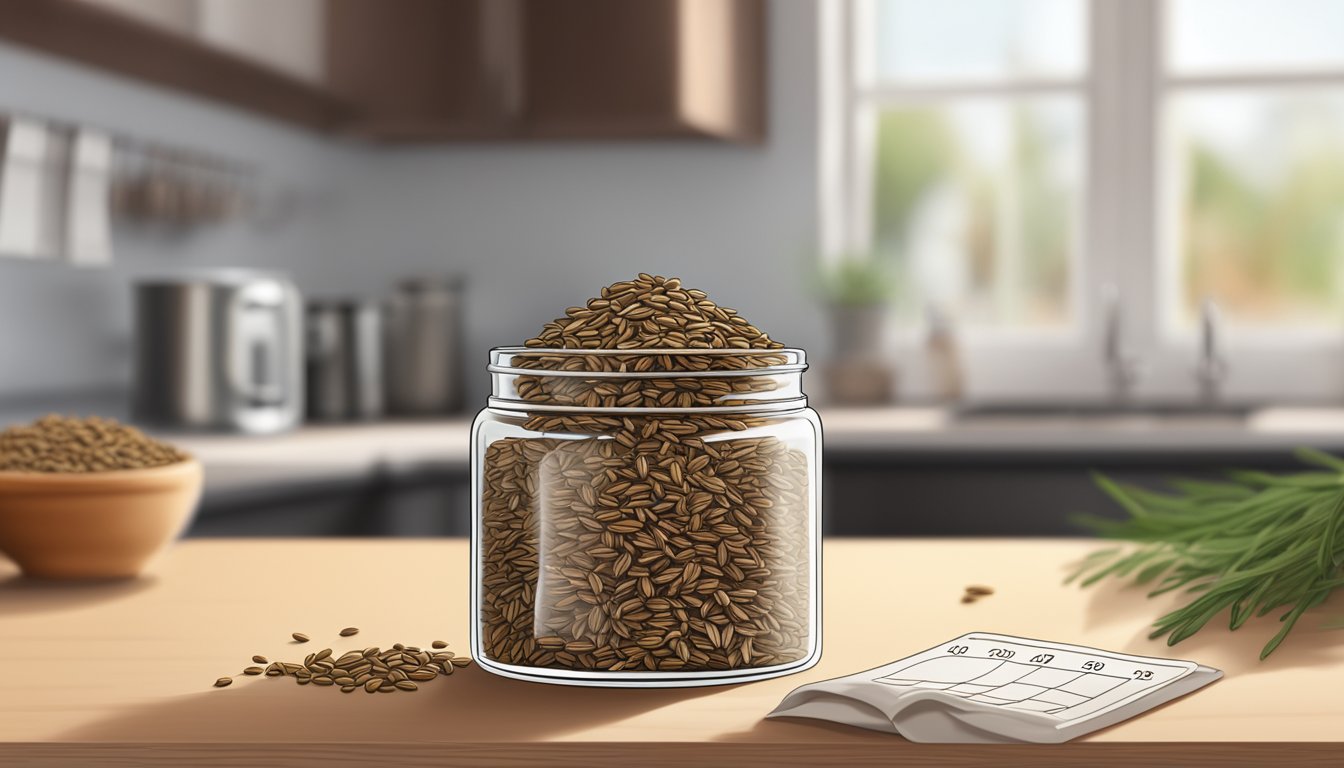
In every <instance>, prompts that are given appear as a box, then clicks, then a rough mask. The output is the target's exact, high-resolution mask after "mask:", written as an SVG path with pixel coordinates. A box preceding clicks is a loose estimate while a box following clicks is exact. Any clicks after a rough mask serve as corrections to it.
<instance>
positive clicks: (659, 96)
mask: <svg viewBox="0 0 1344 768" xmlns="http://www.w3.org/2000/svg"><path fill="white" fill-rule="evenodd" d="M678 5H679V3H678V0H639V2H629V0H569V1H568V2H559V3H557V2H546V0H524V13H523V14H522V27H523V28H522V50H523V52H524V56H525V62H524V64H523V76H522V82H523V89H524V94H525V96H524V109H523V114H524V120H525V124H526V126H527V130H528V131H529V132H531V133H534V134H538V135H555V136H565V135H571V136H580V137H588V136H601V135H613V136H622V135H658V134H663V133H665V134H669V135H674V134H676V133H678V132H679V129H680V127H681V126H680V125H679V123H678V108H677V91H678V72H677V59H678V52H677V6H678Z"/></svg>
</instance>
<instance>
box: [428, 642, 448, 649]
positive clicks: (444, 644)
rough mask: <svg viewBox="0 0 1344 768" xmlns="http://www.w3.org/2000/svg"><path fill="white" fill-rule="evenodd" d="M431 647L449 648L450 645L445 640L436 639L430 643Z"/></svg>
mask: <svg viewBox="0 0 1344 768" xmlns="http://www.w3.org/2000/svg"><path fill="white" fill-rule="evenodd" d="M430 647H432V648H447V647H448V644H447V643H445V642H444V641H442V640H435V641H434V642H432V643H430Z"/></svg>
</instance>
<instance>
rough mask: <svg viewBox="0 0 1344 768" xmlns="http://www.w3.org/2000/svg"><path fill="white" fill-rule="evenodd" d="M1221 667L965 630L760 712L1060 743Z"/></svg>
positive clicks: (1196, 683) (932, 737) (1159, 700)
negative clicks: (911, 653)
mask: <svg viewBox="0 0 1344 768" xmlns="http://www.w3.org/2000/svg"><path fill="white" fill-rule="evenodd" d="M1221 676H1222V673H1221V672H1219V671H1218V670H1216V669H1211V668H1209V667H1205V666H1202V665H1200V664H1196V663H1195V662H1193V661H1181V660H1177V659H1162V658H1156V657H1150V656H1133V655H1129V654H1124V653H1115V652H1113V651H1105V650H1100V649H1097V648H1087V647H1084V646H1081V645H1071V644H1068V643H1058V642H1051V641H1047V640H1032V639H1029V638H1023V637H1013V636H1011V635H1000V634H994V633H991V632H970V633H968V634H965V635H962V636H961V637H958V638H955V639H953V640H949V641H947V642H946V643H941V644H939V645H937V646H935V647H933V648H930V649H928V650H926V651H922V652H920V653H917V654H915V655H913V656H909V657H906V658H904V659H901V660H899V661H894V662H892V663H890V664H885V665H883V666H881V667H878V668H876V669H870V670H867V671H865V672H859V673H856V674H853V675H848V676H846V677H841V678H836V679H833V680H825V681H822V682H819V683H811V684H809V685H805V686H802V687H801V688H798V689H797V690H795V691H793V692H792V693H790V694H789V695H788V696H786V697H785V698H784V701H783V702H781V703H780V705H779V706H778V707H777V708H776V709H775V710H774V711H773V712H771V713H770V714H769V715H768V716H769V717H808V718H816V719H822V720H830V721H833V722H838V723H844V724H846V725H853V726H857V727H860V728H868V729H871V730H879V731H887V732H891V733H899V734H901V735H903V736H905V737H906V738H909V739H911V740H913V741H928V742H957V743H974V742H996V741H1031V742H1042V743H1058V742H1062V741H1068V740H1069V739H1073V738H1076V737H1078V736H1080V735H1082V734H1085V733H1090V732H1092V731H1095V730H1097V729H1099V728H1105V727H1107V726H1109V725H1113V724H1115V723H1118V722H1120V721H1122V720H1125V719H1128V718H1130V717H1134V716H1135V715H1138V714H1141V713H1143V712H1145V711H1147V710H1149V709H1152V708H1153V707H1156V706H1158V705H1160V704H1164V703H1166V702H1168V701H1171V700H1173V699H1175V698H1178V697H1180V696H1184V695H1186V694H1188V693H1190V692H1192V691H1194V690H1197V689H1199V688H1201V687H1203V686H1205V685H1208V684H1209V683H1211V682H1213V681H1214V680H1217V679H1218V678H1219V677H1221ZM916 705H918V706H916Z"/></svg>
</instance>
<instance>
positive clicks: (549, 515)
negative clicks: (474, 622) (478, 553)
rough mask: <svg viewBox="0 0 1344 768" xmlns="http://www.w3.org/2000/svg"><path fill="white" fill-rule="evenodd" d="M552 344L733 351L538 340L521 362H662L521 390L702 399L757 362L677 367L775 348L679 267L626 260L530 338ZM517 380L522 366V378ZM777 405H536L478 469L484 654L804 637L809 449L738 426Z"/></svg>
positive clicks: (725, 392) (645, 664)
mask: <svg viewBox="0 0 1344 768" xmlns="http://www.w3.org/2000/svg"><path fill="white" fill-rule="evenodd" d="M527 346H529V347H532V348H538V349H540V348H555V349H562V348H563V349H575V348H577V349H632V350H633V349H640V350H648V349H663V348H682V349H690V348H695V349H710V350H718V349H722V350H734V352H733V353H731V354H703V355H701V354H667V355H661V354H650V353H647V352H640V353H631V354H629V355H620V354H615V355H613V354H593V355H574V354H563V355H547V354H546V353H544V352H538V353H537V355H536V356H535V357H527V358H525V361H526V362H524V363H521V364H518V363H516V364H518V365H519V367H531V368H535V369H539V370H540V369H555V368H564V369H566V370H593V371H622V370H628V371H667V372H669V376H667V377H654V378H641V379H629V380H621V379H617V380H615V382H614V383H613V379H611V378H601V379H585V378H583V377H564V378H561V377H550V378H547V377H546V376H545V375H544V374H539V375H538V376H536V377H525V378H524V379H523V380H520V381H519V383H518V387H517V388H518V392H519V395H520V397H522V398H523V399H525V400H527V401H530V402H537V403H545V404H572V405H582V406H586V407H595V408H596V407H617V408H620V407H631V406H657V407H696V406H699V407H704V406H712V405H723V404H726V403H730V402H732V401H733V400H732V395H734V394H736V393H748V392H761V391H768V390H771V389H773V388H774V387H775V380H774V379H773V378H771V377H768V376H760V377H753V376H733V377H723V378H703V377H678V376H676V375H675V374H676V372H679V371H685V370H697V371H703V370H725V371H726V370H743V369H751V368H758V367H765V366H769V365H778V364H779V363H781V362H783V361H784V357H783V356H782V355H780V354H778V353H776V354H771V353H769V352H768V351H763V352H761V353H756V352H737V350H755V349H761V350H774V349H780V348H781V346H782V345H780V344H779V343H778V342H775V341H773V340H771V339H770V338H769V337H768V336H767V335H766V334H765V333H763V332H761V331H760V330H759V329H757V328H755V326H752V325H751V324H750V323H748V322H746V321H745V320H743V319H742V318H741V317H740V316H739V315H737V313H736V312H734V311H733V310H730V309H726V308H722V307H718V305H716V304H714V303H713V302H711V301H709V300H708V298H707V296H706V294H704V293H703V292H701V291H694V290H691V289H684V288H682V287H681V284H680V281H678V280H677V279H676V278H670V279H669V278H662V277H655V276H650V275H640V276H639V278H638V279H636V280H633V281H628V282H624V283H617V284H615V285H613V286H609V287H607V288H605V289H603V291H602V293H601V297H600V298H598V299H594V300H591V301H589V302H588V304H587V306H586V307H574V308H570V310H568V312H567V314H566V318H561V319H559V320H556V321H553V322H552V323H548V324H547V326H546V327H545V328H544V329H543V331H542V333H541V334H539V335H538V336H537V337H536V338H534V339H531V340H529V341H528V342H527ZM529 378H530V379H532V381H528V380H527V379H529ZM771 423H772V417H767V416H748V415H742V414H731V413H728V414H724V415H722V416H716V415H712V414H706V413H698V414H670V415H644V414H631V415H621V414H611V413H592V414H585V413H581V412H580V413H570V414H557V413H555V412H543V411H538V412H534V413H532V414H530V416H529V417H528V418H527V419H526V422H525V424H524V426H525V427H526V428H527V429H529V430H530V431H534V432H544V433H549V434H562V435H563V434H568V435H578V436H583V437H588V438H592V439H577V440H576V439H566V438H554V437H537V438H525V437H517V438H512V437H511V438H505V439H502V440H497V441H495V442H494V443H492V444H491V445H490V446H489V447H488V448H487V450H486V454H485V456H484V461H483V473H482V481H483V482H482V509H481V510H480V514H481V544H482V565H481V587H482V589H481V616H480V617H479V620H480V621H481V622H482V633H481V636H482V645H483V651H484V652H485V653H487V654H488V655H489V656H490V657H491V658H493V659H497V660H499V661H502V662H505V663H510V664H518V665H523V666H534V667H557V668H568V669H584V670H606V671H613V672H616V671H621V670H629V671H678V670H680V671H697V670H700V671H704V670H731V669H737V668H744V667H763V666H774V665H779V664H785V663H789V662H792V661H797V660H799V659H801V658H803V657H804V656H805V655H806V654H807V652H808V649H809V646H810V638H809V636H808V632H809V626H808V619H809V601H810V599H811V597H810V588H811V557H812V539H811V531H810V512H811V510H810V508H809V493H810V491H809V481H808V478H809V465H808V457H807V455H806V454H805V453H804V452H803V451H800V450H798V449H796V448H793V447H790V446H789V445H788V444H787V443H786V442H784V441H782V440H780V439H778V438H776V437H772V436H761V435H760V434H759V433H754V434H753V435H752V436H750V437H748V436H746V435H742V436H741V437H738V436H736V435H737V433H742V432H746V431H747V430H750V429H752V428H755V427H765V426H769V425H770V424H771Z"/></svg>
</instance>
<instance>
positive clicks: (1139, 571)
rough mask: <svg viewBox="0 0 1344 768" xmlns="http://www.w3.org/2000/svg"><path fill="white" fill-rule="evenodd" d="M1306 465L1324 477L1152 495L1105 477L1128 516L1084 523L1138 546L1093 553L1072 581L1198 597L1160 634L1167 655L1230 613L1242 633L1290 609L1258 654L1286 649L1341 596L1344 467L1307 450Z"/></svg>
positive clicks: (1257, 479)
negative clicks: (1314, 611)
mask: <svg viewBox="0 0 1344 768" xmlns="http://www.w3.org/2000/svg"><path fill="white" fill-rule="evenodd" d="M1297 456H1298V458H1300V459H1301V460H1302V461H1304V462H1306V463H1308V464H1312V465H1315V466H1318V467H1321V468H1323V469H1324V470H1325V471H1316V472H1303V473H1299V474H1293V475H1273V474H1267V473H1264V472H1231V473H1229V475H1228V476H1229V482H1225V483H1209V482H1199V481H1193V480H1183V481H1177V482H1174V483H1172V486H1173V488H1174V492H1173V493H1165V494H1164V493H1155V492H1153V491H1149V490H1145V489H1143V488H1138V487H1134V486H1127V485H1121V484H1118V483H1116V482H1114V481H1112V480H1111V479H1109V478H1107V477H1104V476H1101V475H1098V476H1097V477H1096V481H1097V485H1098V486H1099V487H1100V488H1101V490H1102V491H1104V492H1105V493H1106V495H1108V496H1110V497H1111V498H1112V499H1113V500H1114V501H1115V502H1116V503H1117V504H1119V505H1120V506H1121V507H1122V508H1123V509H1124V510H1125V511H1126V512H1127V513H1128V514H1129V519H1127V520H1124V521H1119V522H1117V521H1114V520H1104V519H1097V518H1084V519H1082V520H1081V522H1083V523H1084V524H1086V525H1088V526H1089V527H1091V528H1093V529H1094V530H1096V531H1097V532H1098V533H1100V534H1101V535H1103V536H1107V537H1110V538H1117V539H1127V540H1130V541H1133V542H1137V543H1138V546H1137V547H1128V548H1127V547H1123V546H1122V547H1112V548H1109V549H1105V550H1101V551H1098V552H1094V553H1093V554H1091V555H1089V556H1088V557H1087V558H1086V559H1085V560H1084V561H1083V562H1082V564H1081V565H1080V566H1079V568H1078V569H1077V571H1076V572H1075V573H1074V574H1073V575H1072V576H1070V577H1069V581H1073V580H1075V579H1081V580H1082V581H1081V584H1082V586H1084V587H1087V586H1091V585H1093V584H1095V583H1097V582H1098V581H1101V580H1102V579H1105V578H1108V577H1115V578H1129V577H1133V579H1134V581H1135V582H1136V583H1139V584H1152V585H1153V590H1152V591H1151V592H1150V593H1149V597H1153V596H1156V595H1160V594H1163V593H1166V592H1171V591H1174V590H1184V591H1185V592H1187V593H1189V594H1191V595H1196V597H1194V598H1192V599H1191V601H1190V602H1189V603H1188V604H1186V605H1185V606H1183V607H1181V608H1178V609H1177V610H1174V611H1172V612H1171V613H1168V614H1167V615H1165V616H1163V617H1162V618H1160V619H1158V620H1157V622H1156V623H1155V624H1154V625H1153V632H1152V634H1151V637H1162V636H1166V638H1167V644H1168V645H1175V644H1176V643H1179V642H1181V641H1182V640H1185V639H1186V638H1188V637H1190V636H1191V635H1193V634H1195V633H1196V632H1198V631H1199V630H1200V629H1202V628H1203V627H1204V625H1205V624H1207V623H1208V622H1209V621H1211V620H1213V619H1214V618H1216V617H1217V616H1218V615H1220V614H1221V613H1222V612H1223V611H1224V610H1226V611H1228V613H1229V626H1230V628H1231V629H1237V628H1238V627H1240V626H1242V625H1243V624H1245V623H1246V621H1247V620H1248V619H1250V618H1251V617H1253V616H1264V615H1266V614H1269V613H1272V612H1273V611H1275V610H1279V609H1287V610H1286V612H1285V613H1284V614H1283V615H1282V616H1281V617H1280V621H1281V622H1282V623H1283V627H1282V628H1281V629H1280V630H1279V633H1278V634H1277V635H1275V636H1274V637H1273V638H1272V639H1271V640H1270V641H1269V642H1268V643H1266V644H1265V647H1264V649H1263V650H1262V651H1261V652H1260V658H1261V659H1264V658H1265V657H1267V656H1269V654H1271V653H1273V652H1274V649H1275V648H1277V647H1279V644H1280V643H1282V642H1283V639H1284V638H1285V637H1287V636H1288V633H1289V632H1290V631H1292V628H1293V625H1294V624H1296V623H1297V620H1298V619H1299V618H1301V616H1302V614H1303V613H1305V612H1306V611H1308V610H1309V609H1311V608H1312V607H1313V606H1316V605H1318V604H1320V603H1321V602H1323V601H1324V600H1325V599H1326V597H1328V596H1329V595H1330V593H1331V591H1333V590H1334V589H1336V588H1338V587H1341V586H1344V569H1341V565H1344V535H1342V534H1344V525H1342V524H1341V522H1342V521H1344V460H1341V459H1339V458H1336V457H1334V456H1330V455H1328V454H1325V453H1322V452H1320V451H1316V450H1313V449H1310V448H1302V449H1299V450H1298V451H1297Z"/></svg>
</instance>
